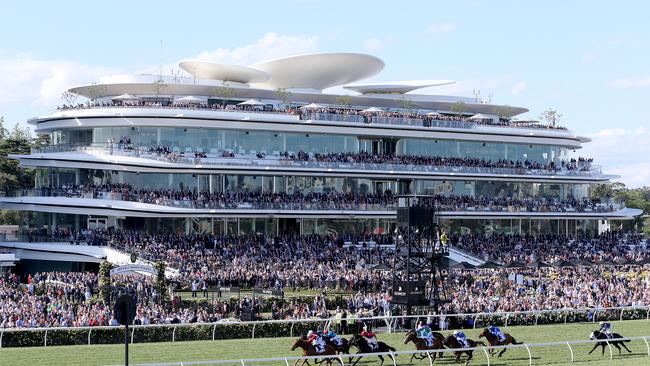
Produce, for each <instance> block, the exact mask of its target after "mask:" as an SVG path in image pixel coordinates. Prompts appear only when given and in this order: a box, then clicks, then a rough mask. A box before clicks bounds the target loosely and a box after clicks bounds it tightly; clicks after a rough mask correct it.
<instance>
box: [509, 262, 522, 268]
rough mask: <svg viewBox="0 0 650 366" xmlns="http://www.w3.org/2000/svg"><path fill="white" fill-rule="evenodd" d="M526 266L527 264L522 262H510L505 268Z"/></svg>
mask: <svg viewBox="0 0 650 366" xmlns="http://www.w3.org/2000/svg"><path fill="white" fill-rule="evenodd" d="M524 267H526V265H525V264H523V263H520V262H510V263H508V264H506V266H505V268H524Z"/></svg>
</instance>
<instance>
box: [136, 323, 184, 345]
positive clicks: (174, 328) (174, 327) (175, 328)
mask: <svg viewBox="0 0 650 366" xmlns="http://www.w3.org/2000/svg"><path fill="white" fill-rule="evenodd" d="M174 329H176V328H175V327H174ZM134 335H135V327H133V328H131V344H133V336H134Z"/></svg>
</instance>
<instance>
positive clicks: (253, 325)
mask: <svg viewBox="0 0 650 366" xmlns="http://www.w3.org/2000/svg"><path fill="white" fill-rule="evenodd" d="M633 310H644V311H645V312H646V315H645V319H646V320H650V306H626V307H609V308H583V309H553V310H528V311H512V312H502V313H464V314H441V315H397V316H375V317H363V318H354V320H355V321H356V322H367V321H379V322H384V327H382V328H383V331H384V332H385V333H393V332H396V331H397V330H398V320H400V319H401V320H407V319H415V323H417V322H418V320H420V319H430V320H431V321H439V320H440V318H441V317H445V318H453V317H456V318H472V319H473V328H474V329H476V326H477V322H478V320H479V319H481V318H486V317H490V318H492V317H505V321H504V327H508V320H509V319H510V318H511V317H514V316H519V315H524V316H525V315H534V316H535V323H534V324H535V325H537V323H538V320H539V316H540V315H542V314H547V313H563V315H564V316H563V322H555V323H554V324H562V323H563V324H566V323H567V316H568V315H569V314H575V313H585V312H592V314H593V315H592V318H591V320H590V321H592V322H593V323H596V322H598V320H599V319H601V320H602V319H606V318H603V317H601V318H598V314H599V313H603V312H609V311H620V313H619V316H618V320H619V321H622V320H624V319H623V318H624V316H623V315H624V313H625V312H626V311H628V312H631V311H633ZM610 319H611V317H610ZM339 320H341V319H337V318H327V319H291V320H258V321H227V322H223V321H222V322H214V323H191V324H149V325H133V326H130V327H129V328H130V330H131V335H130V339H131V343H134V339H135V334H136V330H139V329H146V328H170V329H171V336H170V335H169V334H167V336H169V341H170V342H175V341H176V329H177V328H191V327H212V333H211V334H212V340H213V341H214V340H217V338H216V330H217V327H218V326H233V325H240V326H241V325H243V326H247V327H250V334H251V338H255V332H256V330H258V329H257V327H258V325H259V326H261V325H266V324H290V327H289V334H288V336H289V337H293V336H294V325H295V324H304V323H321V324H325V323H332V322H337V321H339ZM342 320H347V321H348V322H349V320H350V319H349V318H347V319H342ZM435 324H437V323H435ZM531 325H532V324H531ZM319 328H323V327H322V326H320V327H319ZM377 328H378V327H377ZM106 329H112V330H116V331H121V330H122V329H123V328H122V327H116V326H95V327H58V328H7V329H0V348H2V347H3V337H4V335H5V333H20V332H43V333H44V335H43V343H42V344H43V346H44V347H47V344H48V337H47V335H48V331H51V332H65V331H87V332H88V338H87V339H88V342H87V344H88V345H91V344H92V343H91V334H92V332H93V331H98V330H106ZM376 330H379V331H382V329H376ZM258 335H259V334H258ZM258 338H259V337H258Z"/></svg>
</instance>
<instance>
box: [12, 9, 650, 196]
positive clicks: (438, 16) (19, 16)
mask: <svg viewBox="0 0 650 366" xmlns="http://www.w3.org/2000/svg"><path fill="white" fill-rule="evenodd" d="M246 4H247V5H246V6H242V2H219V3H217V2H208V1H206V2H201V1H194V2H191V5H185V4H184V3H183V2H164V1H155V2H154V1H151V2H147V1H141V2H135V1H130V2H121V1H112V2H110V4H101V5H98V4H96V3H94V2H89V1H78V2H75V1H68V2H51V1H47V2H46V1H43V2H41V3H39V4H37V3H34V2H29V3H27V2H10V3H7V4H3V9H2V13H3V17H2V18H3V19H2V22H0V34H2V35H3V37H2V42H1V43H0V115H1V116H5V119H6V120H7V123H8V124H9V125H10V126H11V125H13V124H14V123H24V121H25V120H26V119H27V118H29V117H32V116H35V115H39V114H43V113H45V112H47V111H48V110H50V109H51V108H53V107H54V106H56V105H57V104H59V103H60V98H59V96H60V95H61V93H62V92H63V91H64V90H65V88H67V87H70V86H74V85H78V84H83V83H88V82H93V81H96V80H97V79H98V78H99V76H101V75H106V74H131V73H137V72H143V71H152V70H156V69H157V65H159V64H160V59H161V52H160V50H161V47H160V45H161V43H160V41H161V40H162V41H163V47H162V63H163V64H164V65H165V69H166V70H168V69H169V67H170V66H171V65H174V64H175V63H176V61H178V60H180V59H184V58H194V57H199V56H200V57H202V58H205V59H211V60H214V61H221V62H236V63H253V62H256V61H260V60H262V59H265V58H268V57H278V56H284V55H290V54H295V53H304V52H317V51H347V52H367V53H371V54H374V55H376V56H379V57H380V58H382V59H383V60H384V61H385V62H386V68H385V69H384V71H383V72H382V73H381V74H380V75H378V76H376V77H374V78H373V79H372V80H369V81H387V80H408V79H453V80H457V81H458V82H457V84H455V85H452V86H448V87H441V88H437V89H432V90H430V92H432V93H436V94H438V93H450V94H457V95H464V96H471V95H472V91H473V90H474V89H479V90H480V91H481V94H482V96H483V97H487V96H488V95H489V94H491V95H492V102H494V103H502V104H509V105H517V106H524V107H527V108H529V109H530V110H531V112H530V113H529V115H530V116H531V117H537V116H538V115H539V113H540V112H541V111H543V110H544V109H547V108H549V107H552V108H556V109H558V110H559V111H560V113H562V114H563V115H564V117H563V122H562V123H563V124H564V125H567V126H568V127H570V128H571V129H573V130H574V131H575V132H577V133H580V134H583V135H588V136H590V137H592V138H593V139H594V142H592V143H591V144H589V145H588V146H587V147H586V148H585V149H584V152H581V153H582V154H583V155H589V156H594V157H595V158H596V160H597V162H599V163H602V165H604V166H605V167H606V171H607V172H610V173H614V174H619V175H621V176H622V179H621V180H622V181H623V182H625V183H626V184H628V186H634V187H636V186H643V185H650V158H648V156H650V144H649V143H648V142H649V141H650V117H648V116H650V113H648V112H647V111H645V108H643V106H646V105H648V100H649V97H650V63H649V62H648V60H650V51H649V50H650V47H649V46H650V25H649V24H648V22H647V14H649V13H650V3H647V2H641V1H638V2H619V3H616V6H611V5H612V4H611V3H609V2H608V3H605V2H602V3H600V4H599V2H594V1H537V2H530V1H448V2H438V1H436V2H434V1H422V2H409V1H400V2H395V1H393V2H379V1H349V0H348V1H333V0H329V1H318V0H313V1H310V0H302V1H295V0H294V1H277V0H276V1H259V2H247V3H246ZM606 5H610V6H606Z"/></svg>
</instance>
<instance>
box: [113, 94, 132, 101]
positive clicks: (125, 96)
mask: <svg viewBox="0 0 650 366" xmlns="http://www.w3.org/2000/svg"><path fill="white" fill-rule="evenodd" d="M111 100H118V101H127V100H138V97H136V96H135V95H131V94H122V95H118V96H116V97H113V98H111Z"/></svg>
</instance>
